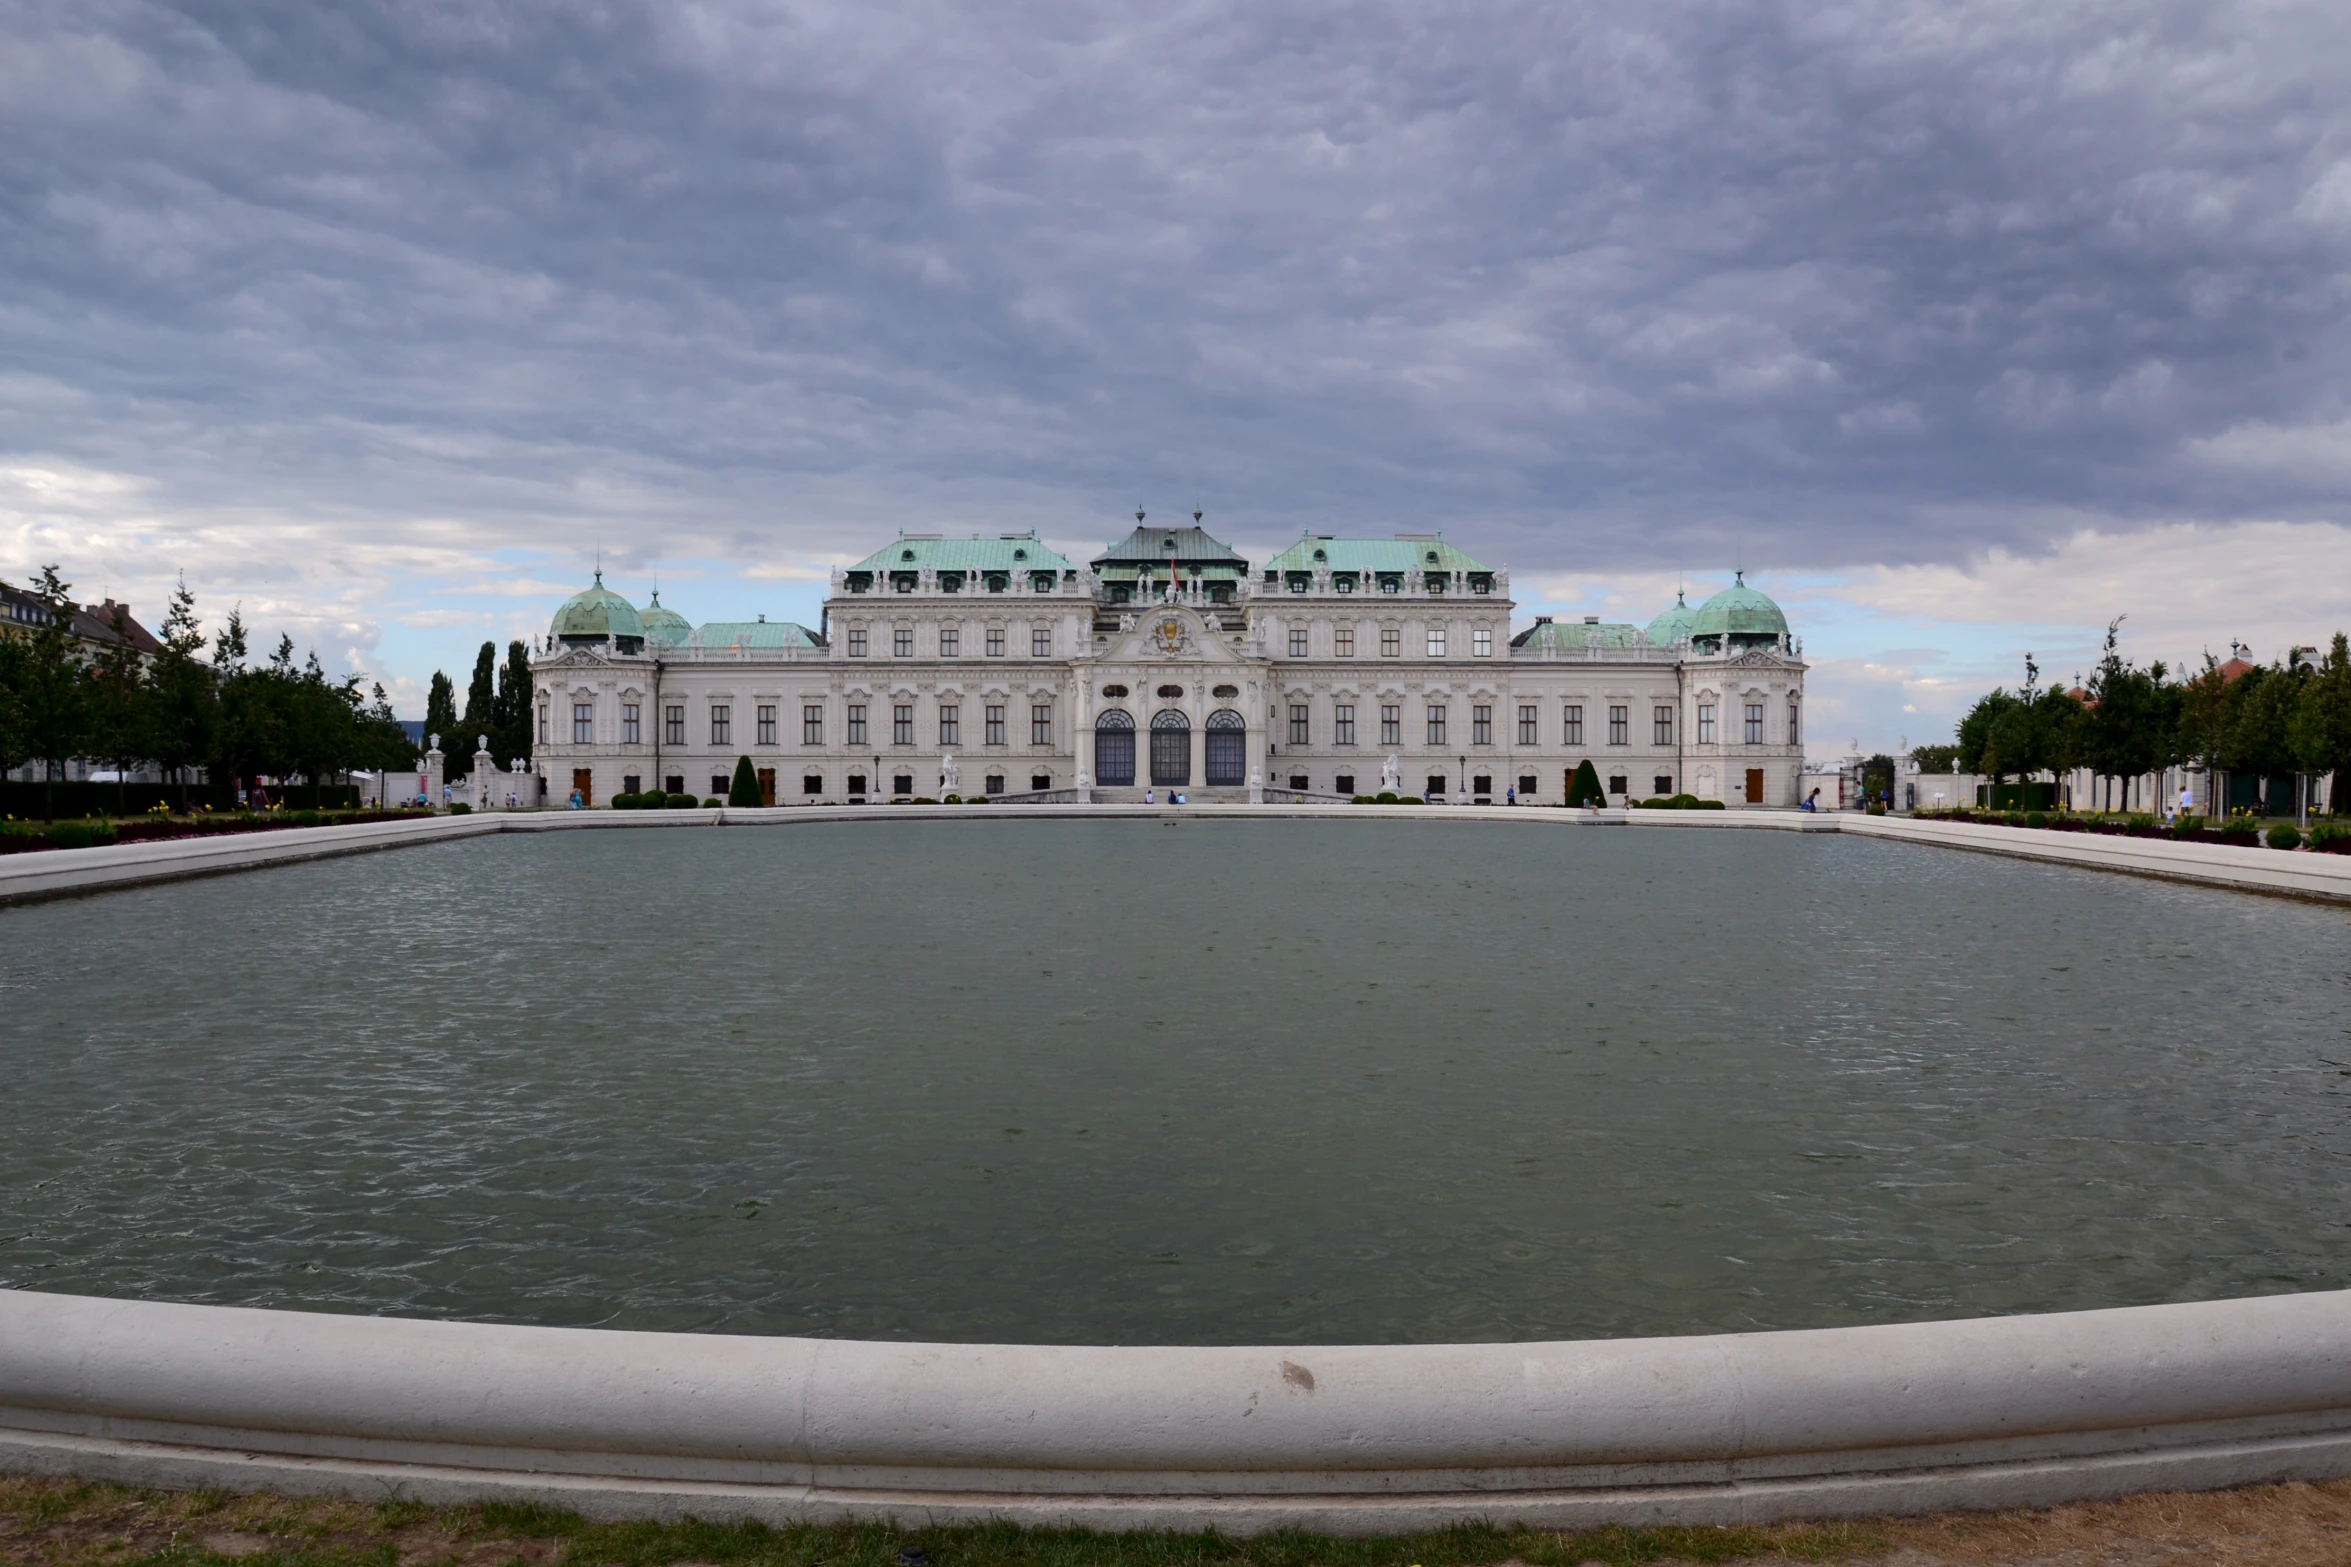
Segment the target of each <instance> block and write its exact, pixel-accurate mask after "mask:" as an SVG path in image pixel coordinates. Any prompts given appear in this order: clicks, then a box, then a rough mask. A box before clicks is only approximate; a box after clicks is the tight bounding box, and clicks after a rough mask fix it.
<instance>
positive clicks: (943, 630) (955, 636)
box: [939, 626, 963, 658]
mask: <svg viewBox="0 0 2351 1567" xmlns="http://www.w3.org/2000/svg"><path fill="white" fill-rule="evenodd" d="M962 650H963V633H962V632H960V631H958V630H956V629H955V628H954V627H953V626H941V627H940V628H939V656H940V657H941V658H954V657H956V656H957V655H958V654H960V653H961V652H962Z"/></svg>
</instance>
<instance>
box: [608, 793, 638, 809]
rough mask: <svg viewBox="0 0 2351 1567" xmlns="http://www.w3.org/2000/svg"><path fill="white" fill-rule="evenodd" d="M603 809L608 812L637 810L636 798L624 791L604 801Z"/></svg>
mask: <svg viewBox="0 0 2351 1567" xmlns="http://www.w3.org/2000/svg"><path fill="white" fill-rule="evenodd" d="M604 808H605V809H606V810H608V811H633V810H635V809H636V808H637V797H636V796H635V795H634V794H631V793H630V792H629V791H627V790H626V789H624V790H622V791H621V792H620V793H618V794H616V795H614V796H613V797H612V798H611V799H609V800H607V801H605V802H604Z"/></svg>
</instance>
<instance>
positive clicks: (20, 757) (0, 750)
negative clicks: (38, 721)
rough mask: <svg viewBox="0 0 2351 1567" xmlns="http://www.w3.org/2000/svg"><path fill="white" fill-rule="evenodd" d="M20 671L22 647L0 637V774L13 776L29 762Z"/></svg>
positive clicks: (30, 742) (23, 662)
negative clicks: (7, 773) (11, 774)
mask: <svg viewBox="0 0 2351 1567" xmlns="http://www.w3.org/2000/svg"><path fill="white" fill-rule="evenodd" d="M24 668H25V646H24V643H23V642H22V641H21V640H19V639H18V638H16V637H11V636H0V772H9V773H12V772H15V771H16V770H17V769H18V768H19V767H22V766H23V765H24V764H25V763H27V762H29V761H31V760H32V759H33V752H32V741H31V739H30V737H29V736H28V735H27V734H26V731H25V716H24V693H23V690H22V687H23V684H24Z"/></svg>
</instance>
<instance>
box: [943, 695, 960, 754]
mask: <svg viewBox="0 0 2351 1567" xmlns="http://www.w3.org/2000/svg"><path fill="white" fill-rule="evenodd" d="M939 744H941V745H943V746H947V745H961V744H963V709H962V708H961V707H959V706H957V705H956V704H954V703H953V702H941V703H940V704H939Z"/></svg>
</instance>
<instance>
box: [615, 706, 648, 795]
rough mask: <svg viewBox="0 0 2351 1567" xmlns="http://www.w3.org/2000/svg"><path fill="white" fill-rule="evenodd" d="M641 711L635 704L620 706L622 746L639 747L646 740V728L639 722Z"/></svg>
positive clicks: (631, 791)
mask: <svg viewBox="0 0 2351 1567" xmlns="http://www.w3.org/2000/svg"><path fill="white" fill-rule="evenodd" d="M641 711H642V709H641V708H639V707H638V706H637V704H636V703H634V702H623V703H621V704H620V743H621V744H622V745H637V744H640V743H642V742H643V740H644V738H645V736H644V732H643V730H644V726H643V725H642V724H641V723H639V722H638V716H637V715H638V714H639V713H640V712H641ZM636 792H637V791H636V790H634V789H631V790H630V791H629V793H631V794H635V793H636Z"/></svg>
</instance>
